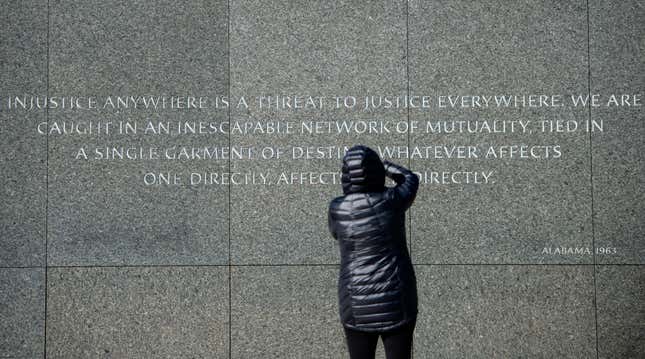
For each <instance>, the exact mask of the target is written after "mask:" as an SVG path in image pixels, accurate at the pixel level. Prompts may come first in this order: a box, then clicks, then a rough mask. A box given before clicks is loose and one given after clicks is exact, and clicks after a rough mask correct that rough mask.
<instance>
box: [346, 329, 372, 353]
mask: <svg viewBox="0 0 645 359" xmlns="http://www.w3.org/2000/svg"><path fill="white" fill-rule="evenodd" d="M343 328H344V330H345V340H346V342H347V347H348V348H349V357H350V359H374V357H375V355H376V344H377V343H378V333H366V332H359V331H356V330H352V329H349V328H345V327H343Z"/></svg>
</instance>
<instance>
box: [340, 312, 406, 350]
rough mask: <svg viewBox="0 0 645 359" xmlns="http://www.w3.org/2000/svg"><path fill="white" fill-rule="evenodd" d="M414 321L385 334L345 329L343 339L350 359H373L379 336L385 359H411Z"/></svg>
mask: <svg viewBox="0 0 645 359" xmlns="http://www.w3.org/2000/svg"><path fill="white" fill-rule="evenodd" d="M415 325H416V321H412V322H410V323H408V324H406V325H404V326H402V327H399V328H397V329H395V330H394V331H391V332H387V333H367V332H359V331H356V330H352V329H349V328H346V327H343V328H344V329H345V339H346V341H347V347H348V348H349V357H350V359H374V357H375V355H376V345H377V342H378V337H379V335H380V336H381V338H382V340H383V348H384V349H385V357H386V358H387V359H409V358H412V337H413V333H414V327H415Z"/></svg>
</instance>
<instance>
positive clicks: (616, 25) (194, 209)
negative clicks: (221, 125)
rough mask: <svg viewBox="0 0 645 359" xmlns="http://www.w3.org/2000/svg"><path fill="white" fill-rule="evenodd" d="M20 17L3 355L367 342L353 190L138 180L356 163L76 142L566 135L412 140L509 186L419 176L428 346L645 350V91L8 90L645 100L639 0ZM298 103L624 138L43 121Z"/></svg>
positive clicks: (48, 11) (207, 353) (266, 116)
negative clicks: (155, 128) (149, 132)
mask: <svg viewBox="0 0 645 359" xmlns="http://www.w3.org/2000/svg"><path fill="white" fill-rule="evenodd" d="M0 10H1V11H0V18H1V21H0V22H1V23H2V30H3V31H2V33H1V34H0V39H1V42H0V51H1V52H0V54H1V55H0V64H1V65H2V66H1V67H0V79H1V84H2V85H1V88H0V103H1V105H0V138H1V142H0V146H1V155H0V169H1V172H2V174H3V175H2V192H1V193H0V198H1V202H0V203H1V204H0V214H1V215H0V304H1V305H0V357H1V358H16V359H17V358H21V359H22V358H40V357H46V358H343V357H346V349H345V343H344V338H343V334H342V329H341V327H340V325H339V318H338V314H337V297H336V280H337V275H338V269H339V253H338V247H337V245H336V243H335V242H334V240H333V239H332V238H331V236H330V234H329V233H328V230H327V222H326V215H327V213H326V210H327V205H328V202H329V200H330V199H331V198H333V197H334V196H338V195H340V194H341V187H340V185H339V184H332V185H330V184H304V185H299V184H292V185H266V184H262V183H259V184H258V183H249V184H240V185H237V184H233V183H231V182H229V183H227V184H220V185H195V186H188V185H185V186H150V185H146V184H144V183H143V182H142V181H141V177H142V175H143V174H144V173H147V172H155V173H169V172H171V173H188V172H191V171H197V172H200V173H213V172H217V173H221V172H240V173H261V172H264V171H278V170H279V171H285V172H287V173H300V172H306V171H340V168H339V164H340V160H339V159H337V158H326V159H316V160H304V159H296V158H291V159H286V160H285V159H283V160H277V159H259V158H252V159H240V158H229V159H224V160H219V161H199V160H192V161H152V160H150V161H144V160H140V161H137V160H133V161H128V160H120V161H83V160H77V159H76V158H75V157H74V154H75V153H76V151H77V149H78V148H79V147H81V146H86V147H88V148H100V147H101V146H108V145H110V146H111V145H116V144H120V145H128V146H129V145H132V144H136V145H137V146H165V147H168V146H194V147H200V146H202V147H203V146H223V147H236V146H285V147H289V146H292V145H298V146H311V147H316V146H326V145H330V144H334V145H339V146H340V145H345V146H351V145H353V144H356V143H364V144H367V145H369V146H372V147H377V146H392V145H397V146H410V147H412V146H423V145H429V144H456V145H459V144H487V145H491V146H504V145H512V144H542V145H544V144H551V145H553V144H557V145H559V146H561V150H562V156H561V158H559V159H553V160H551V159H549V160H534V159H514V158H512V159H505V158H500V159H496V160H481V158H466V159H458V160H455V159H447V158H390V159H391V160H393V161H395V162H398V163H401V164H403V165H406V166H408V167H410V168H411V169H412V170H414V171H418V172H419V173H422V172H423V173H426V171H439V170H440V171H452V172H453V173H454V171H463V170H469V171H473V172H486V171H494V173H495V182H494V183H479V184H477V183H469V184H464V183H462V184H456V183H441V184H439V183H434V182H432V181H429V182H428V181H423V182H422V184H421V186H420V189H419V193H418V197H417V200H416V202H415V204H414V205H413V206H412V208H411V210H410V211H409V212H408V222H407V227H408V228H407V231H408V232H407V233H408V243H409V248H410V251H411V255H412V258H413V262H414V264H415V270H416V272H417V277H418V281H419V282H418V286H419V300H420V318H419V322H418V325H417V330H416V332H415V339H414V340H415V351H414V356H415V358H493V357H495V358H501V357H504V358H507V357H514V358H515V357H517V358H519V357H521V358H537V357H539V358H637V357H641V358H642V357H643V356H644V355H645V305H643V301H644V299H645V207H644V205H643V204H644V203H645V187H644V183H643V178H644V177H645V173H644V169H645V159H644V157H643V154H642V151H641V149H642V148H644V147H645V142H644V138H645V127H644V125H643V124H644V123H645V122H644V120H645V117H644V112H643V110H642V107H640V106H638V101H634V97H631V99H632V103H631V104H625V103H622V104H621V106H615V107H606V106H598V107H594V106H579V107H575V106H563V107H517V108H503V109H499V108H482V107H461V108H451V107H439V106H431V107H430V108H425V109H422V108H409V107H408V108H403V107H402V108H398V109H384V108H381V109H376V110H374V111H357V110H351V109H340V110H339V109H328V108H322V109H320V108H319V109H316V110H315V111H278V109H273V110H271V109H269V110H266V109H265V110H262V109H258V108H254V107H249V108H245V107H235V106H229V107H227V108H224V109H222V108H215V107H208V108H204V109H200V110H199V111H184V110H181V109H170V110H167V111H161V112H160V111H157V110H146V109H143V110H141V109H138V110H136V111H130V110H127V109H126V110H122V111H113V110H100V111H99V110H97V111H79V110H78V109H68V108H66V109H62V108H57V109H52V108H45V109H36V110H29V111H26V110H17V109H12V108H9V106H8V105H7V101H8V99H11V98H12V96H27V95H34V96H47V95H49V96H95V97H97V98H105V97H106V96H114V95H121V96H129V95H142V94H143V95H145V94H167V95H197V96H208V97H210V98H216V97H217V96H221V95H224V96H227V97H228V98H229V99H232V98H239V97H241V96H248V97H249V98H253V97H256V96H265V95H278V94H284V95H295V94H306V95H311V96H319V97H326V98H331V97H333V96H338V95H345V94H350V95H357V96H365V95H375V94H376V95H379V94H397V95H411V94H412V95H413V94H424V95H428V96H429V97H430V98H432V99H436V98H438V96H443V95H455V96H456V95H462V96H464V95H470V96H472V95H478V94H507V95H516V94H565V95H570V94H601V95H602V96H608V95H611V94H619V95H623V94H631V95H636V100H637V99H638V96H639V94H640V99H641V102H640V103H641V104H642V97H643V92H644V90H645V87H644V85H645V81H644V80H645V76H644V75H645V63H644V62H643V58H645V22H644V21H643V18H645V7H644V5H643V3H642V2H640V1H600V0H588V1H570V2H561V1H537V2H536V1H513V2H511V1H499V0H497V1H478V2H470V1H444V2H439V1H420V0H410V1H407V2H406V1H396V2H391V1H338V2H328V1H314V2H312V1H304V0H297V1H289V2H266V1H258V0H244V1H229V2H225V1H188V2H174V1H166V0H164V1H142V0H136V1H127V2H126V1H96V0H90V1H78V0H77V1H69V0H49V1H43V0H25V1H20V2H18V1H5V2H3V3H2V4H0ZM603 98H606V97H603ZM278 118H279V119H281V120H283V121H290V122H292V123H301V122H303V121H309V120H312V119H314V120H321V121H331V122H334V121H339V120H340V119H342V120H349V121H360V120H365V121H369V120H373V119H375V118H379V119H386V120H388V121H398V122H404V123H407V124H410V123H412V122H413V121H426V120H429V119H433V120H434V119H441V120H446V121H458V120H465V121H474V120H491V119H496V120H502V121H508V122H507V123H510V121H514V120H529V121H533V122H534V123H537V122H539V121H541V120H549V121H561V122H562V123H568V122H567V121H575V122H577V123H586V122H587V121H597V122H600V121H603V123H604V131H573V132H534V133H530V134H529V133H522V132H519V131H518V132H511V131H506V132H503V133H450V134H428V133H421V132H417V133H412V132H407V133H405V132H401V133H383V132H381V133H377V134H369V133H362V134H351V133H346V134H343V133H336V134H330V133H317V134H307V133H297V132H294V133H287V134H274V135H269V134H258V133H232V132H229V133H221V132H219V133H214V134H209V135H203V136H146V135H142V134H141V133H136V134H135V133H132V134H128V135H114V134H106V135H105V136H96V135H68V136H66V135H56V134H50V135H42V134H40V133H38V132H37V131H36V124H39V123H43V122H46V125H47V128H50V127H49V125H51V124H53V123H63V122H66V121H67V122H74V123H77V124H84V125H87V124H89V123H97V122H100V121H103V122H108V121H113V122H114V123H116V122H118V121H123V120H124V119H126V120H128V121H132V122H136V121H142V122H143V121H147V120H150V119H156V120H172V121H189V122H190V121H203V120H204V119H208V120H209V121H219V122H226V121H231V122H233V121H240V122H253V121H255V122H257V123H264V122H267V121H271V120H275V119H278ZM389 184H390V185H391V184H392V183H391V182H389ZM572 251H573V252H572ZM378 350H379V356H378V357H379V358H383V353H382V345H381V343H379V349H378Z"/></svg>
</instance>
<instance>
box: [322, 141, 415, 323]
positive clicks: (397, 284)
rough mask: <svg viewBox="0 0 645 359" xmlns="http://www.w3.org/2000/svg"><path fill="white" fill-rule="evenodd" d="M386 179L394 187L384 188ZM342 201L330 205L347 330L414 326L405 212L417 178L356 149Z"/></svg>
mask: <svg viewBox="0 0 645 359" xmlns="http://www.w3.org/2000/svg"><path fill="white" fill-rule="evenodd" d="M385 176H388V177H390V178H392V179H393V180H394V181H395V182H396V183H397V185H396V187H387V186H385ZM341 181H342V185H343V192H344V196H340V197H336V198H334V199H333V200H332V201H331V202H330V204H329V212H328V221H329V230H330V232H331V234H332V236H333V237H334V238H335V239H336V240H337V241H338V244H339V247H340V257H341V266H340V275H339V278H338V304H339V307H338V311H339V314H340V319H341V322H342V324H343V325H344V326H345V327H348V328H350V329H355V330H360V331H365V332H386V331H390V330H393V329H395V328H397V327H399V326H402V325H404V324H406V323H408V322H409V321H411V320H415V319H416V316H417V312H418V309H417V287H416V276H415V273H414V268H413V266H412V262H411V260H410V254H409V252H408V247H407V243H406V234H405V211H406V210H407V209H408V208H409V207H410V205H411V204H412V202H413V201H414V199H415V197H416V193H417V189H418V188H419V177H418V176H417V175H416V174H414V173H412V172H411V171H410V170H408V169H406V168H404V167H402V166H399V165H397V164H394V163H392V162H389V161H387V160H386V161H383V162H381V159H380V157H379V156H378V154H377V153H376V152H374V151H373V150H372V149H370V148H369V147H366V146H363V145H358V146H354V147H352V148H351V149H349V150H348V151H347V153H346V154H345V157H344V158H343V170H342V177H341Z"/></svg>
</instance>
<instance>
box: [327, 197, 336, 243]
mask: <svg viewBox="0 0 645 359" xmlns="http://www.w3.org/2000/svg"><path fill="white" fill-rule="evenodd" d="M333 205H334V202H333V201H331V202H330V203H329V208H328V210H327V227H328V228H329V232H330V233H331V235H332V237H334V239H336V240H338V238H337V235H336V228H335V226H336V225H335V223H334V219H333V218H332V211H333V210H334V206H333Z"/></svg>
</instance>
